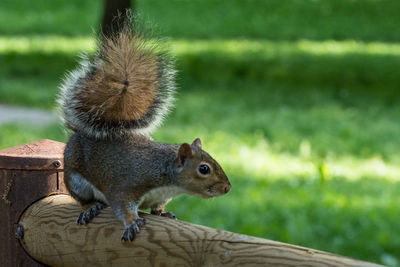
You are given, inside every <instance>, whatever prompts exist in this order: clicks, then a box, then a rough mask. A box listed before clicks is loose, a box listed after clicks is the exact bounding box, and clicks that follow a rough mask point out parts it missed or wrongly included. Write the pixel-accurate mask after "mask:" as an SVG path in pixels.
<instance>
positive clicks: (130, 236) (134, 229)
mask: <svg viewBox="0 0 400 267" xmlns="http://www.w3.org/2000/svg"><path fill="white" fill-rule="evenodd" d="M144 224H145V221H144V219H143V218H140V217H139V218H137V219H136V220H135V221H133V222H132V223H131V224H130V225H128V226H127V227H125V229H124V231H123V232H122V236H121V240H122V241H128V240H129V241H133V240H134V239H135V237H136V234H137V233H139V232H140V227H141V226H143V225H144Z"/></svg>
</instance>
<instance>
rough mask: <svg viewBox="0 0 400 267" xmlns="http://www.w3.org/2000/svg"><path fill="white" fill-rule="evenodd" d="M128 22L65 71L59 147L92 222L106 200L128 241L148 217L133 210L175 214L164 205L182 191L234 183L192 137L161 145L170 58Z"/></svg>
mask: <svg viewBox="0 0 400 267" xmlns="http://www.w3.org/2000/svg"><path fill="white" fill-rule="evenodd" d="M130 25H131V24H130V23H126V25H125V26H124V27H123V28H122V30H121V31H120V32H118V33H115V34H114V35H113V36H111V37H108V38H106V37H104V38H103V39H102V40H101V42H100V45H99V49H98V51H97V53H96V54H95V56H94V57H93V58H88V57H84V58H83V59H82V60H81V62H80V67H79V68H78V69H76V70H74V71H72V72H70V73H69V74H67V76H66V78H65V79H64V81H63V83H62V84H61V86H60V95H59V99H58V102H59V105H60V108H61V111H62V115H63V119H64V122H65V125H66V127H67V128H69V129H70V130H72V132H73V133H72V135H71V136H70V137H69V140H68V143H67V146H66V149H65V152H64V164H65V167H64V172H65V173H64V180H65V184H66V186H67V189H68V191H69V192H70V194H71V195H72V197H73V198H75V199H76V200H77V201H79V202H80V203H81V204H82V206H83V207H89V208H88V209H86V210H85V211H84V212H82V213H81V214H80V215H79V217H78V220H77V223H79V224H87V223H89V222H90V221H91V220H92V219H93V218H94V217H95V216H96V215H97V214H99V212H100V211H101V210H102V209H103V208H105V207H107V206H110V207H111V208H112V209H113V211H114V212H115V214H116V216H117V217H118V218H119V219H120V220H121V221H122V222H123V224H124V226H125V229H124V231H123V233H122V236H121V240H122V241H128V240H129V241H132V240H134V239H135V236H136V234H137V233H138V232H139V231H140V227H141V226H143V225H144V224H145V221H144V220H143V219H142V218H141V217H139V215H138V209H139V208H140V209H148V208H150V209H151V213H152V214H156V215H161V216H165V217H169V218H175V216H174V215H173V214H172V213H171V212H165V211H164V207H165V205H166V204H167V203H168V202H169V201H170V200H171V199H172V198H173V197H174V196H176V195H179V194H182V193H186V194H190V195H194V196H198V197H202V198H210V197H216V196H220V195H223V194H226V193H227V192H228V191H229V190H230V189H231V184H230V182H229V180H228V178H227V176H226V175H225V173H224V171H223V170H222V168H221V166H220V165H219V164H218V163H217V162H216V161H215V160H214V159H213V158H212V157H211V156H210V155H209V154H208V153H207V152H205V151H204V150H202V142H201V140H200V139H199V138H197V139H195V140H194V141H193V142H192V144H190V145H189V144H188V143H183V144H164V143H157V142H155V141H153V139H152V138H151V137H150V135H149V134H150V133H151V132H152V131H153V130H154V129H155V128H156V127H157V126H158V125H159V124H160V123H161V121H162V118H163V117H164V116H165V114H166V113H167V112H168V110H169V108H170V107H171V105H172V101H173V94H174V92H175V83H174V76H175V70H174V67H173V61H172V60H171V58H170V57H169V56H167V55H166V54H165V53H164V52H162V50H161V49H160V48H159V47H158V46H157V44H156V43H155V42H154V41H149V39H146V38H144V37H142V36H141V35H140V34H137V33H134V31H133V30H132V28H131V26H130Z"/></svg>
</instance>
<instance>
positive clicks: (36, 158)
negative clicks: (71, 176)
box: [0, 140, 66, 266]
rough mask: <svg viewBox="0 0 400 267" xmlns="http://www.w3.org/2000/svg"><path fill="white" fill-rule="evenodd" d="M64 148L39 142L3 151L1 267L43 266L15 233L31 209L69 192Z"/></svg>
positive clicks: (0, 175)
mask: <svg viewBox="0 0 400 267" xmlns="http://www.w3.org/2000/svg"><path fill="white" fill-rule="evenodd" d="M64 147H65V144H63V143H60V142H55V141H51V140H40V141H38V142H34V143H30V144H26V145H22V146H17V147H13V148H8V149H5V150H1V151H0V266H43V265H42V264H40V263H37V262H36V261H34V260H33V259H32V258H31V257H30V256H29V255H28V254H26V252H25V251H24V249H23V248H22V247H21V245H20V244H19V241H18V240H17V238H16V236H15V233H16V229H17V225H18V221H19V219H20V216H21V214H22V212H23V211H24V210H25V209H26V208H27V207H28V206H29V205H31V204H32V203H34V202H35V201H37V200H38V199H40V198H43V197H46V196H47V195H49V194H51V193H61V192H66V189H65V185H64V181H63V177H64V176H63V172H62V168H63V150H64Z"/></svg>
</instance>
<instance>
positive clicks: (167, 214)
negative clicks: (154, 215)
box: [160, 211, 176, 220]
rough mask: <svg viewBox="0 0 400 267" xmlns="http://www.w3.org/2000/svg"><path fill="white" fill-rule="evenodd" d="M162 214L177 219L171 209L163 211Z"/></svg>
mask: <svg viewBox="0 0 400 267" xmlns="http://www.w3.org/2000/svg"><path fill="white" fill-rule="evenodd" d="M160 215H161V216H163V217H167V218H170V219H174V220H176V216H175V214H173V213H172V212H169V211H168V212H163V213H161V214H160Z"/></svg>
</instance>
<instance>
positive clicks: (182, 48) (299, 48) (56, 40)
mask: <svg viewBox="0 0 400 267" xmlns="http://www.w3.org/2000/svg"><path fill="white" fill-rule="evenodd" d="M167 44H168V45H170V46H171V48H172V53H173V54H176V55H184V54H198V53H200V52H215V53H224V54H230V55H231V56H237V55H243V54H249V53H255V54H257V55H263V56H274V55H276V54H287V55H290V54H296V53H304V54H310V55H346V54H364V55H371V56H373V55H387V56H399V55H400V44H398V43H384V42H361V41H354V40H345V41H334V40H326V41H312V40H299V41H293V42H288V41H271V40H183V39H177V40H172V41H169V42H167ZM95 48H96V41H95V39H94V38H93V37H66V36H57V35H37V36H29V37H27V36H7V37H0V53H34V52H41V53H53V52H57V53H79V52H93V51H94V50H95Z"/></svg>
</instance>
